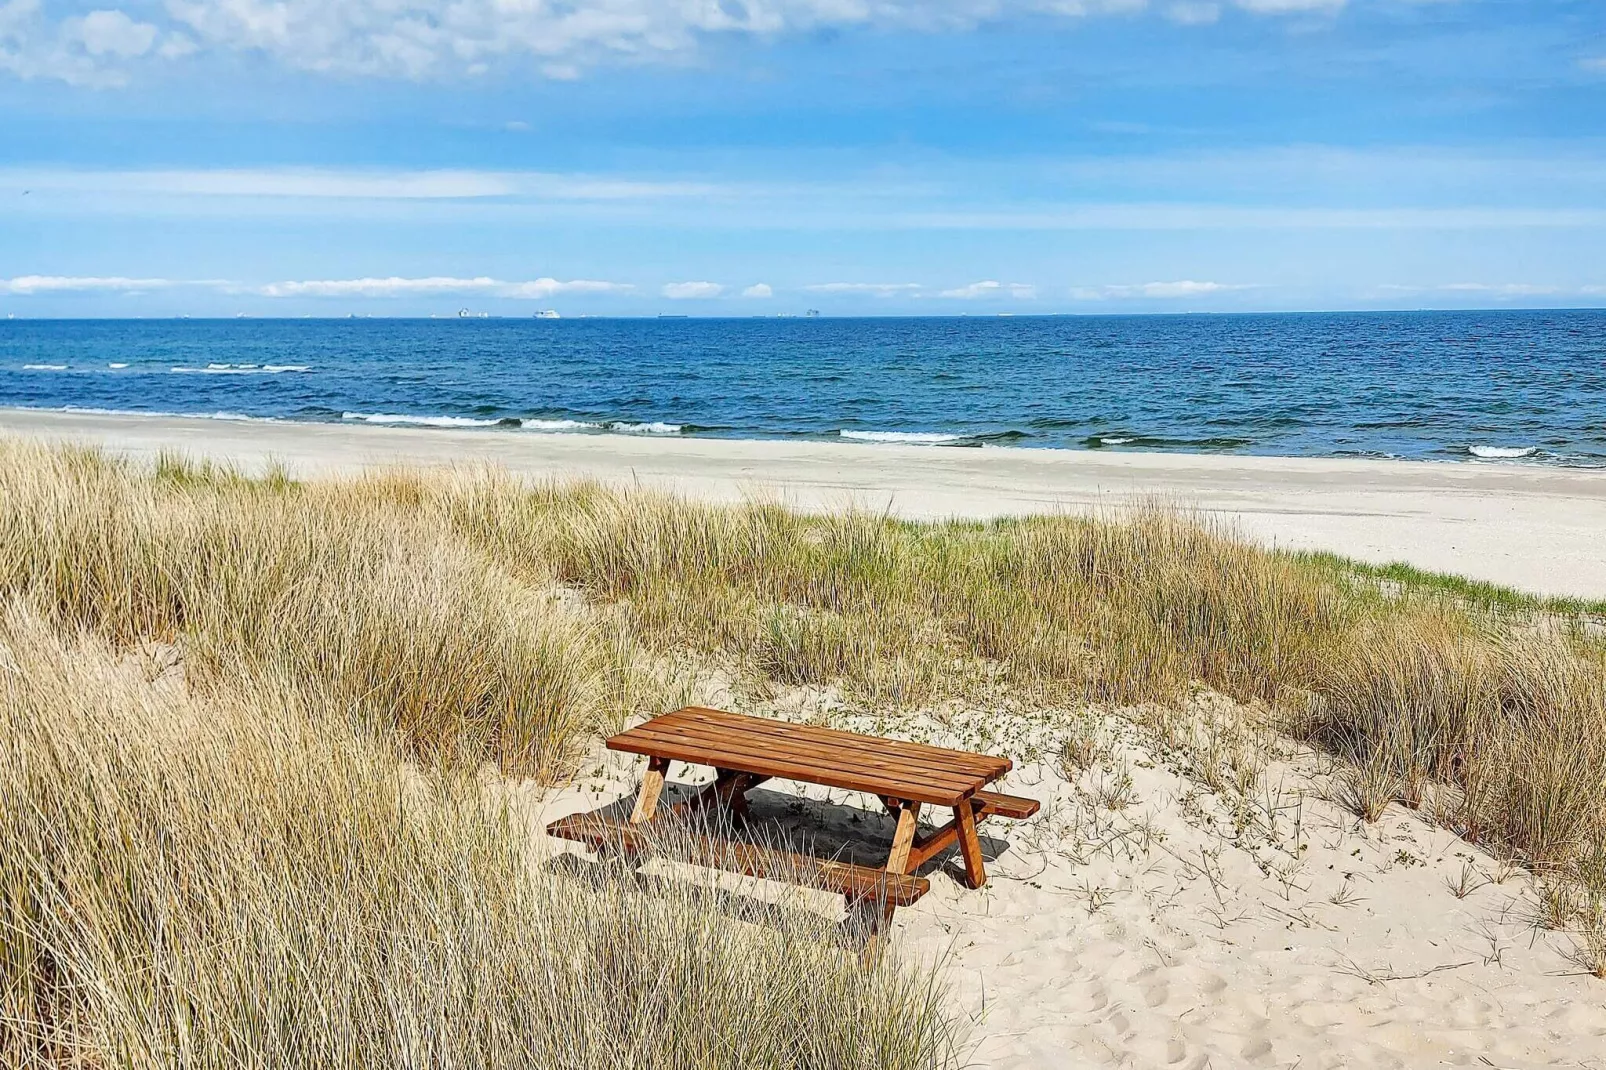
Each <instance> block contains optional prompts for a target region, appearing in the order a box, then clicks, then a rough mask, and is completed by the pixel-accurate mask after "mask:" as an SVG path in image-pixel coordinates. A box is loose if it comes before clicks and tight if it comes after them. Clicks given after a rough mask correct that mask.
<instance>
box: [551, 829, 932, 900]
mask: <svg viewBox="0 0 1606 1070" xmlns="http://www.w3.org/2000/svg"><path fill="white" fill-rule="evenodd" d="M655 824H657V822H648V823H647V824H645V825H635V824H631V823H630V822H628V821H620V820H617V819H615V818H608V817H602V816H600V815H598V814H574V815H572V816H570V817H565V818H560V819H559V820H557V821H554V822H553V823H552V824H550V825H548V826H547V832H548V833H550V834H551V835H553V836H557V837H558V838H560V839H565V840H574V841H576V842H578V843H583V844H586V845H587V846H589V847H592V848H596V849H599V850H618V851H623V852H625V853H626V854H628V855H631V856H635V857H639V856H642V855H647V854H653V853H658V852H662V851H664V850H665V849H666V848H668V849H669V850H670V851H672V852H673V853H674V854H675V856H676V857H677V858H678V859H679V860H680V861H682V862H690V863H691V864H692V865H698V866H706V867H708V868H709V869H724V870H730V871H731V872H734V873H745V874H747V875H748V876H750V877H764V878H768V879H774V880H785V881H799V882H801V883H804V884H807V885H809V886H811V887H815V888H822V889H824V890H825V891H828V892H835V893H837V894H839V895H842V896H845V897H846V898H847V899H848V900H849V901H850V902H855V903H857V902H860V901H862V900H866V899H875V900H885V901H886V902H888V903H891V904H892V905H893V906H900V907H906V906H909V905H910V904H911V903H914V902H917V901H918V900H919V899H920V897H921V896H923V895H925V894H926V893H927V892H929V891H931V881H929V880H927V879H926V878H925V877H916V876H913V875H910V874H906V873H888V872H887V871H886V870H884V869H880V868H877V867H875V866H858V865H854V864H853V863H851V862H839V861H836V860H835V859H825V858H814V857H812V856H810V855H801V854H793V853H791V852H789V851H778V850H775V849H774V848H771V847H761V846H758V845H755V844H749V843H741V842H739V841H736V840H728V839H723V838H717V839H716V838H714V837H690V836H686V835H684V834H683V832H682V831H681V830H679V829H666V830H664V831H663V832H662V834H657V833H658V832H659V830H658V829H654V828H653V827H652V826H653V825H655Z"/></svg>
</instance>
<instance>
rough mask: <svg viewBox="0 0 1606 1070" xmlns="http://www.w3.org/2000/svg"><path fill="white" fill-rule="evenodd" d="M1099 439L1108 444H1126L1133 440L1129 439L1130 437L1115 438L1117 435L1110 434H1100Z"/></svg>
mask: <svg viewBox="0 0 1606 1070" xmlns="http://www.w3.org/2000/svg"><path fill="white" fill-rule="evenodd" d="M1099 441H1100V442H1102V443H1104V444H1105V445H1106V446H1125V445H1126V444H1127V443H1128V442H1131V441H1132V440H1131V439H1129V438H1115V437H1111V436H1109V435H1100V436H1099Z"/></svg>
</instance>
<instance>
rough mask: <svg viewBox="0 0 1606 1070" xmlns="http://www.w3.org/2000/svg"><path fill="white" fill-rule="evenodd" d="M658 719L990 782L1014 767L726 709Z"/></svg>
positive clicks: (977, 756)
mask: <svg viewBox="0 0 1606 1070" xmlns="http://www.w3.org/2000/svg"><path fill="white" fill-rule="evenodd" d="M655 720H659V721H672V722H678V721H699V722H702V723H704V724H710V725H718V726H722V727H726V728H730V729H733V730H735V731H738V732H742V733H762V734H768V735H775V736H780V737H783V738H785V739H787V740H790V741H794V742H812V743H819V744H823V745H825V746H829V747H833V748H836V749H838V750H847V751H856V750H862V751H864V752H865V753H869V754H877V755H884V756H888V757H898V758H907V759H909V760H912V761H916V762H918V763H920V765H921V766H922V767H925V768H934V769H948V770H951V771H953V772H957V773H966V774H971V775H980V776H986V777H987V778H988V779H989V780H991V779H994V778H995V777H997V776H1001V775H1002V774H1003V773H1007V772H1009V770H1010V769H1011V768H1012V767H1013V763H1011V762H1010V760H1009V759H1008V758H1000V757H994V756H992V755H987V754H975V753H972V752H970V751H960V750H949V749H948V748H946V747H934V746H931V745H930V744H927V743H911V742H909V741H908V740H901V739H886V738H883V737H881V736H866V735H861V734H859V733H857V732H844V731H842V730H841V729H836V728H823V727H821V726H819V725H804V724H796V723H794V722H792V721H779V720H775V719H773V718H769V717H749V716H747V715H745V714H739V713H727V712H725V711H724V710H711V709H708V708H706V707H702V706H688V707H686V708H685V709H680V710H676V711H674V712H673V713H668V714H664V715H663V716H662V717H659V718H655ZM648 723H651V722H648Z"/></svg>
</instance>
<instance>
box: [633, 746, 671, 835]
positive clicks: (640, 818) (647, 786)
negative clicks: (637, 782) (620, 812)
mask: <svg viewBox="0 0 1606 1070" xmlns="http://www.w3.org/2000/svg"><path fill="white" fill-rule="evenodd" d="M668 772H669V759H667V758H658V757H655V758H649V759H647V772H646V773H645V774H644V775H643V776H642V778H641V792H640V794H638V795H637V796H636V808H635V810H634V811H632V812H631V814H630V822H631V824H633V825H640V824H642V823H643V822H646V821H650V820H652V815H653V813H654V812H655V811H656V810H657V809H658V797H659V796H660V795H662V794H663V793H664V775H665V774H667V773H668Z"/></svg>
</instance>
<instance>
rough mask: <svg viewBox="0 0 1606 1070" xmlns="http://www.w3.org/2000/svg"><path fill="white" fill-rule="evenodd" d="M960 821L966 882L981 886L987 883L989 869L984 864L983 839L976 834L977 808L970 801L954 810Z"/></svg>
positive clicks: (960, 851) (960, 848)
mask: <svg viewBox="0 0 1606 1070" xmlns="http://www.w3.org/2000/svg"><path fill="white" fill-rule="evenodd" d="M954 817H955V818H956V819H957V820H958V821H959V854H960V856H961V857H962V858H964V860H965V883H967V884H969V885H970V886H971V887H972V888H980V887H981V886H982V885H984V884H986V883H987V869H986V867H985V866H984V865H983V864H982V857H981V840H980V839H978V838H977V836H976V810H975V808H974V807H972V806H971V805H970V803H969V802H968V801H966V802H964V803H961V804H960V805H959V807H958V808H957V809H955V811H954Z"/></svg>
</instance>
